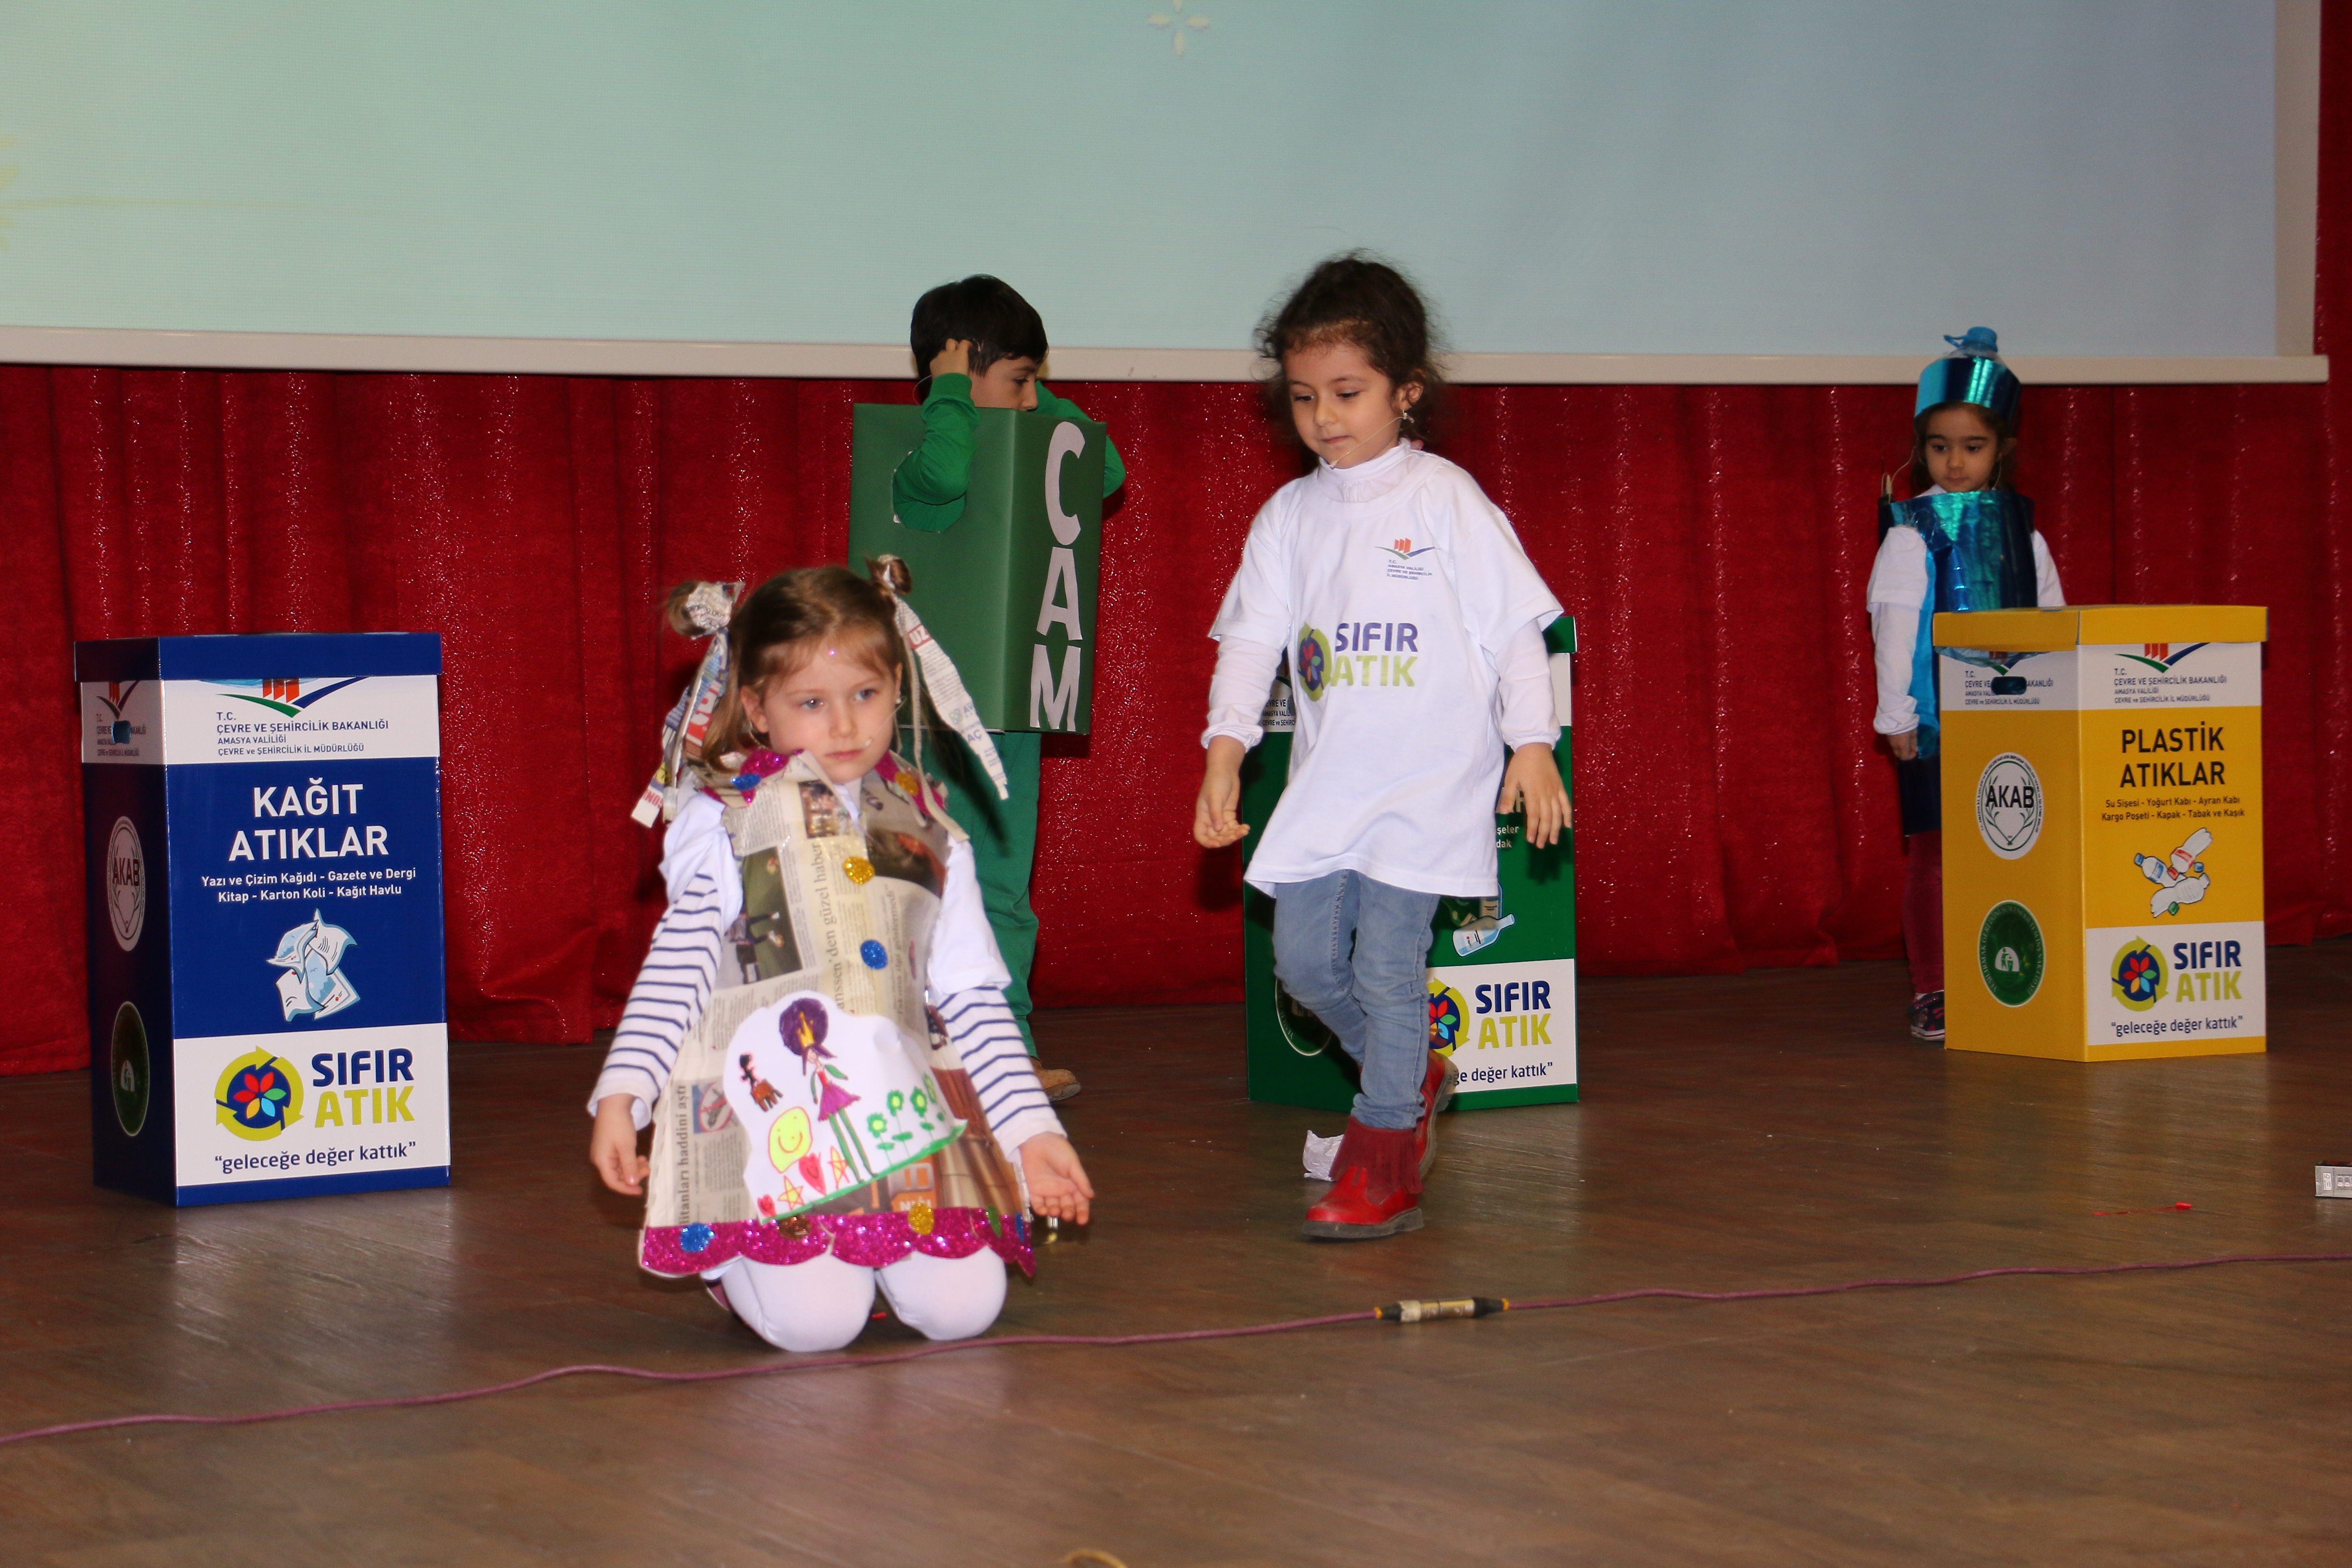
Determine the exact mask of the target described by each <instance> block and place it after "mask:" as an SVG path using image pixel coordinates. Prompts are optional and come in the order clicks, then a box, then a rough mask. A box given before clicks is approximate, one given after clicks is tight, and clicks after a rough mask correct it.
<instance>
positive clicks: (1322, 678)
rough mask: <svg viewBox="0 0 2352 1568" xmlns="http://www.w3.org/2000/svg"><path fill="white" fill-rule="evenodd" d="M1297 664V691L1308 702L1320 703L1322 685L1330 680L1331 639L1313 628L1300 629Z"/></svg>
mask: <svg viewBox="0 0 2352 1568" xmlns="http://www.w3.org/2000/svg"><path fill="white" fill-rule="evenodd" d="M1297 664H1298V689H1300V690H1301V691H1304V692H1306V693H1307V700H1308V701H1309V702H1319V701H1321V700H1323V686H1324V683H1325V682H1326V681H1328V680H1329V679H1330V678H1331V639H1330V638H1329V637H1326V636H1325V635H1324V634H1323V633H1321V632H1318V631H1317V630H1316V629H1315V628H1314V627H1313V626H1306V627H1302V628H1301V629H1300V631H1299V633H1298V659H1297Z"/></svg>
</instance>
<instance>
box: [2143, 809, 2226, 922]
mask: <svg viewBox="0 0 2352 1568" xmlns="http://www.w3.org/2000/svg"><path fill="white" fill-rule="evenodd" d="M2211 847H2213V835H2212V834H2211V833H2210V832H2208V831H2207V830H2205V829H2204V828H2202V827H2200V828H2199V829H2198V830H2197V831H2196V832H2194V833H2192V834H2190V835H2189V837H2187V838H2186V839H2184V840H2182V841H2181V845H2180V847H2179V848H2178V849H2175V850H2174V851H2173V852H2172V855H2171V858H2168V859H2164V860H2159V859H2158V858H2156V857H2155V856H2153V855H2135V856H2133V857H2132V864H2133V865H2135V866H2137V867H2138V868H2139V869H2140V874H2141V875H2142V876H2144V877H2146V878H2147V879H2148V880H2149V881H2151V882H2154V883H2155V884H2156V896H2155V897H2153V898H2151V899H2149V900H2148V901H2147V912H2148V913H2150V914H2152V915H2177V914H2179V912H2180V906H2181V905H2183V904H2193V903H2195V902H2196V901H2197V900H2200V899H2201V898H2203V897H2204V896H2205V890H2206V889H2208V888H2210V887H2211V886H2212V885H2213V884H2212V879H2210V878H2209V877H2208V876H2206V875H2205V862H2204V861H2203V860H2200V859H2199V858H2198V857H2199V856H2200V855H2202V854H2204V853H2205V851H2206V850H2208V849H2210V848H2211Z"/></svg>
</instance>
